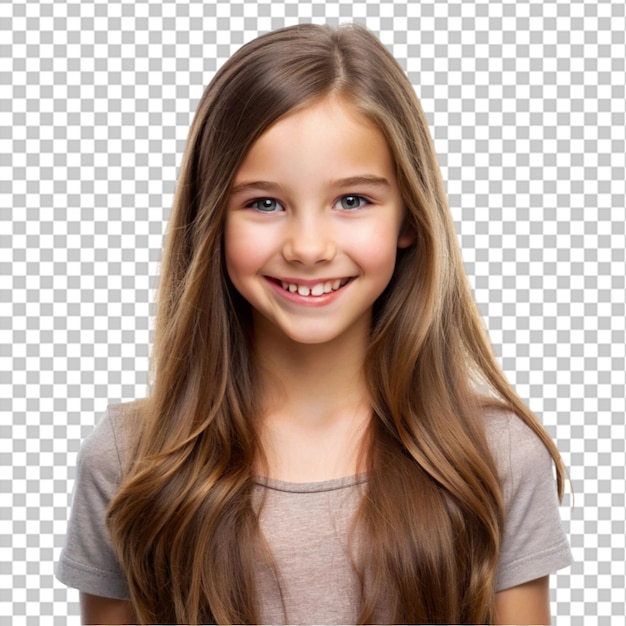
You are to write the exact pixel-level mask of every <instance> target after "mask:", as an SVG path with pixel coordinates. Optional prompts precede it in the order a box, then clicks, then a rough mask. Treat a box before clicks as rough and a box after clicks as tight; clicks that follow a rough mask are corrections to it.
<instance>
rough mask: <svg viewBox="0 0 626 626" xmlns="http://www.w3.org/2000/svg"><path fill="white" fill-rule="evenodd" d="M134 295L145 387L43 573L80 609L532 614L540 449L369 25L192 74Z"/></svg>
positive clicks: (275, 615)
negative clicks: (192, 107)
mask: <svg viewBox="0 0 626 626" xmlns="http://www.w3.org/2000/svg"><path fill="white" fill-rule="evenodd" d="M159 289H160V291H159V302H158V311H157V327H156V332H155V345H154V351H153V355H152V379H151V380H152V387H151V390H150V394H149V397H148V398H147V399H145V400H143V401H141V402H135V403H132V404H128V405H121V406H116V407H110V408H109V410H108V412H107V414H106V416H105V418H104V419H103V420H102V421H101V422H100V424H99V425H98V427H97V428H96V429H95V431H94V432H93V433H92V435H90V437H88V439H87V440H86V441H85V442H84V444H83V447H82V449H81V453H80V456H79V466H78V475H77V481H76V488H75V496H74V504H73V511H72V518H71V521H70V525H69V533H68V539H67V542H66V546H65V548H64V551H63V553H62V556H61V560H60V562H59V565H58V570H57V575H58V576H59V578H60V579H61V580H62V581H64V582H66V583H67V584H69V585H74V586H76V587H78V588H79V589H80V590H81V605H82V612H83V619H84V620H85V621H86V622H89V623H102V622H107V623H128V622H134V621H137V622H140V623H144V624H145V623H165V622H167V623H189V624H197V623H206V622H216V623H231V624H233V623H235V624H236V623H259V622H260V623H280V622H283V623H372V622H386V623H416V622H420V623H425V622H431V623H467V622H469V623H475V622H481V623H491V622H517V623H539V622H541V623H546V622H549V620H550V612H549V608H550V607H549V589H548V577H549V574H550V572H552V571H554V570H556V569H558V568H560V567H564V566H566V565H568V564H569V562H570V552H569V547H568V544H567V541H566V539H565V537H564V535H563V533H562V530H561V527H560V523H559V517H558V497H559V496H561V495H562V490H563V474H564V471H563V466H562V462H561V459H560V457H559V454H558V452H557V450H556V448H555V446H554V444H553V442H552V441H551V440H550V438H549V436H548V435H547V433H546V432H545V430H544V429H543V428H542V427H541V425H540V424H539V422H538V421H537V419H536V418H535V417H534V416H533V415H532V413H531V412H530V411H529V409H528V408H527V407H526V406H524V404H523V403H522V401H521V400H520V398H519V397H518V396H517V395H516V394H515V392H514V391H513V390H512V389H511V387H510V386H509V384H508V383H507V381H506V380H505V378H504V376H503V374H502V372H501V371H500V369H499V368H498V366H497V364H496V361H495V359H494V357H493V355H492V352H491V349H490V346H489V343H488V340H487V338H486V336H485V333H484V332H483V327H482V323H481V320H480V318H479V314H478V311H477V307H476V305H475V303H474V301H473V299H472V296H471V292H470V289H469V287H468V282H467V279H466V277H465V275H464V271H463V265H462V260H461V256H460V252H459V248H458V244H457V239H456V235H455V231H454V227H453V222H452V219H451V216H450V214H449V210H448V207H447V204H446V197H445V193H444V186H443V183H442V180H441V175H440V171H439V167H438V164H437V160H436V156H435V153H434V150H433V145H432V142H431V139H430V136H429V132H428V128H427V124H426V121H425V118H424V115H423V113H422V111H421V108H420V105H419V103H418V101H417V99H416V97H415V94H414V91H413V88H412V86H411V84H410V82H409V81H408V79H407V78H406V76H405V75H404V73H403V72H402V70H401V68H400V66H399V65H398V63H397V62H396V61H395V60H394V59H393V58H392V56H391V55H390V54H389V52H388V51H387V50H386V48H385V47H384V46H383V45H382V44H381V43H380V42H379V41H378V40H377V39H376V38H375V37H374V36H373V35H372V34H371V33H370V32H369V31H367V30H365V29H364V28H362V27H357V26H344V27H341V28H339V29H337V30H332V29H331V28H328V27H323V26H315V25H299V26H295V27H291V28H285V29H281V30H278V31H275V32H272V33H269V34H267V35H263V36H261V37H259V38H258V39H256V40H254V41H252V42H251V43H249V44H247V45H245V46H243V47H242V48H241V49H240V50H239V51H238V52H237V53H236V54H235V55H234V56H233V57H232V58H231V59H230V60H229V61H228V62H227V63H226V64H225V65H224V66H223V67H222V68H221V70H220V71H219V72H218V73H217V74H216V76H215V78H214V79H213V81H212V82H211V84H210V85H209V86H208V88H207V89H206V91H205V93H204V95H203V97H202V100H201V102H200V104H199V107H198V111H197V113H196V116H195V119H194V122H193V124H192V127H191V131H190V134H189V140H188V147H187V151H186V154H185V157H184V161H183V164H182V167H181V172H180V180H179V182H178V187H177V192H176V198H175V203H174V210H173V214H172V217H171V220H170V224H169V231H168V234H167V243H166V248H165V255H164V260H163V265H162V274H161V283H160V287H159ZM553 464H554V466H555V467H556V482H555V481H554V479H553V475H552V467H553Z"/></svg>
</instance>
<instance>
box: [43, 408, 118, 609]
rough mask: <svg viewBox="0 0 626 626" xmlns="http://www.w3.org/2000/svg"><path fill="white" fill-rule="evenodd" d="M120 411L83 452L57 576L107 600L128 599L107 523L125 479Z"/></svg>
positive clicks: (106, 419)
mask: <svg viewBox="0 0 626 626" xmlns="http://www.w3.org/2000/svg"><path fill="white" fill-rule="evenodd" d="M117 419H119V415H117V412H116V410H115V407H109V408H108V409H107V412H106V413H105V414H104V415H103V416H102V418H101V419H100V421H99V422H98V424H97V426H96V428H95V429H94V430H93V431H92V432H91V433H90V434H89V436H88V437H87V438H86V439H85V440H84V441H83V443H82V445H81V448H80V450H79V452H78V458H77V473H76V481H75V483H74V492H73V497H72V511H71V514H70V519H69V522H68V528H67V535H66V538H65V544H64V546H63V549H62V551H61V556H60V558H59V561H58V562H57V564H56V569H55V575H56V577H57V578H58V579H59V580H60V581H61V582H62V583H65V584H66V585H68V586H69V587H75V588H77V589H79V590H80V591H84V592H86V593H90V594H93V595H98V596H104V597H107V598H118V599H128V597H129V592H128V586H127V584H126V577H125V576H124V573H123V571H122V569H121V567H120V565H119V562H118V561H117V558H116V556H115V553H114V551H113V547H112V545H111V540H110V536H109V532H108V530H107V527H106V523H105V515H106V510H107V508H108V506H109V502H110V501H111V499H112V497H113V496H114V495H115V492H116V491H117V488H118V486H119V484H120V481H121V478H122V463H121V458H120V452H119V447H118V443H117V441H116V432H115V431H116V420H117Z"/></svg>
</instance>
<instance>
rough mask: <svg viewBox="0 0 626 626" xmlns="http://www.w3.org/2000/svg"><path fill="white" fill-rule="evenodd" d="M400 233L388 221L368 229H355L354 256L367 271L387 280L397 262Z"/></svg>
mask: <svg viewBox="0 0 626 626" xmlns="http://www.w3.org/2000/svg"><path fill="white" fill-rule="evenodd" d="M397 242H398V233H397V232H396V230H395V229H394V227H393V225H389V224H387V223H382V224H377V225H373V226H372V227H368V228H367V229H357V228H355V229H353V230H352V232H351V234H350V248H351V250H352V256H353V258H354V259H355V260H357V262H358V264H359V265H360V266H361V267H362V268H363V270H364V271H365V272H366V273H369V274H370V275H372V276H375V277H377V278H378V279H379V280H381V281H384V282H387V281H388V280H389V279H390V278H391V275H392V274H393V270H394V267H395V264H396V254H397Z"/></svg>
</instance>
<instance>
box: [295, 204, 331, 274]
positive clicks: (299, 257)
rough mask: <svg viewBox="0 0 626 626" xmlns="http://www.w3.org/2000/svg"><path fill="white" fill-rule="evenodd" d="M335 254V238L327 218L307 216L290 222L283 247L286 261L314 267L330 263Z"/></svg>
mask: <svg viewBox="0 0 626 626" xmlns="http://www.w3.org/2000/svg"><path fill="white" fill-rule="evenodd" d="M335 254H336V244H335V238H334V236H333V232H332V228H331V225H330V224H329V220H328V219H327V218H326V219H325V218H324V217H323V216H320V215H317V216H312V215H308V216H299V217H296V216H294V217H293V218H292V219H291V220H290V223H289V226H288V229H287V233H286V237H285V242H284V245H283V256H284V257H285V259H286V260H287V261H289V262H290V263H302V264H303V265H314V264H316V263H323V262H327V261H330V260H331V259H332V258H333V257H334V256H335Z"/></svg>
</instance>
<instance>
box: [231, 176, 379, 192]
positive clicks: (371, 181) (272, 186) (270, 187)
mask: <svg viewBox="0 0 626 626" xmlns="http://www.w3.org/2000/svg"><path fill="white" fill-rule="evenodd" d="M359 185H368V186H370V187H386V188H388V187H391V184H390V183H389V181H388V180H387V179H386V178H383V177H381V176H374V175H372V174H365V175H362V176H349V177H348V178H339V179H337V180H332V181H330V182H329V183H328V184H327V185H326V186H327V187H329V188H330V189H340V188H346V187H356V186H359ZM281 188H282V187H281V185H279V184H278V183H273V182H270V181H267V180H255V181H251V182H243V183H239V184H237V185H235V186H234V187H233V188H232V190H231V192H230V193H231V195H236V194H239V193H242V192H244V191H249V190H252V189H255V190H256V189H258V190H261V191H276V190H280V189H281Z"/></svg>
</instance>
